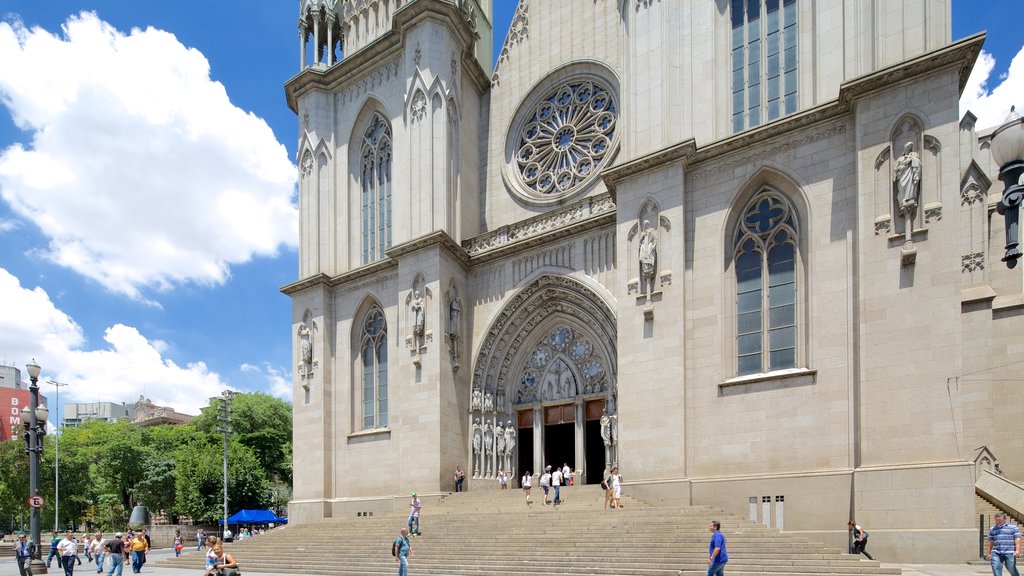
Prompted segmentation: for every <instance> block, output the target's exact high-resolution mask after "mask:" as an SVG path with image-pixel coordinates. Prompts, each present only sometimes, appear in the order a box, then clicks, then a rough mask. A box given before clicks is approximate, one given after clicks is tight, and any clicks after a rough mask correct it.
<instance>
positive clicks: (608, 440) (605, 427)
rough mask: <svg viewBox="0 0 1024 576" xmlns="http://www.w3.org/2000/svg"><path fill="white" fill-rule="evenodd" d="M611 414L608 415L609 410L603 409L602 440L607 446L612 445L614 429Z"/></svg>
mask: <svg viewBox="0 0 1024 576" xmlns="http://www.w3.org/2000/svg"><path fill="white" fill-rule="evenodd" d="M611 423H612V420H611V416H609V415H608V411H607V410H602V411H601V440H602V441H604V445H605V447H608V446H611V445H612V431H611Z"/></svg>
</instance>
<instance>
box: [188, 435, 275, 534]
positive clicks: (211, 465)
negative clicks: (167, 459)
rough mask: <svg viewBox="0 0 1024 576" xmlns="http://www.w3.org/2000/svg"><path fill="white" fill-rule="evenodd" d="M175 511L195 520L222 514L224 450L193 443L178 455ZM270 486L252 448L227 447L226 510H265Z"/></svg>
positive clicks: (205, 444)
mask: <svg viewBox="0 0 1024 576" xmlns="http://www.w3.org/2000/svg"><path fill="white" fill-rule="evenodd" d="M178 455H179V458H178V474H177V477H176V481H175V494H176V497H175V511H176V512H177V513H178V514H182V515H186V516H191V517H192V518H197V519H215V518H220V517H221V516H222V515H223V513H224V501H223V494H224V484H223V482H224V468H223V462H224V460H223V447H222V446H221V445H219V444H217V443H202V442H193V443H192V444H189V445H188V446H187V447H185V448H183V449H182V450H180V451H179V452H178ZM270 487H271V482H270V480H269V479H268V478H267V474H266V471H265V470H264V468H263V467H262V465H261V464H260V462H259V460H258V459H257V458H256V455H255V453H254V452H253V451H252V449H251V448H249V447H248V446H245V445H243V444H241V443H239V442H238V441H235V440H232V441H231V442H229V443H228V496H229V502H228V508H229V510H230V511H231V512H234V511H237V510H239V509H241V508H267V507H269V506H270V504H271V503H272V500H273V491H272V490H271V489H270Z"/></svg>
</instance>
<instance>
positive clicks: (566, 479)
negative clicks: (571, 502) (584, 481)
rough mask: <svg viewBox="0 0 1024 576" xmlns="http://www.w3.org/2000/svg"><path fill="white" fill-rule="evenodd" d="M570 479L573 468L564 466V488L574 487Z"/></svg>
mask: <svg viewBox="0 0 1024 576" xmlns="http://www.w3.org/2000/svg"><path fill="white" fill-rule="evenodd" d="M570 478H572V468H569V465H568V464H562V486H572V482H570V481H569V479H570Z"/></svg>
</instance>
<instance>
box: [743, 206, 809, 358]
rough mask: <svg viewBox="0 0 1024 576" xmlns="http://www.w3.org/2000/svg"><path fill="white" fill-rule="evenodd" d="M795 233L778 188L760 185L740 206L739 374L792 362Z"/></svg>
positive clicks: (794, 351)
mask: <svg viewBox="0 0 1024 576" xmlns="http://www.w3.org/2000/svg"><path fill="white" fill-rule="evenodd" d="M798 239H799V237H798V228H797V219H796V215H795V213H794V210H793V207H792V205H791V204H790V203H789V201H788V200H786V198H785V197H784V196H782V195H781V194H779V193H777V192H775V191H773V190H764V191H762V192H761V193H759V194H758V195H757V196H755V197H754V198H753V199H752V200H751V201H750V202H749V203H748V204H747V206H746V208H745V209H744V210H743V214H742V216H741V218H740V221H739V223H738V224H737V230H736V235H735V241H734V269H735V273H736V373H737V375H739V376H745V375H749V374H758V373H764V372H771V371H774V370H785V369H787V368H795V367H796V361H797V347H796V344H797V318H798V314H797V280H798V278H797V255H798V245H799V242H798Z"/></svg>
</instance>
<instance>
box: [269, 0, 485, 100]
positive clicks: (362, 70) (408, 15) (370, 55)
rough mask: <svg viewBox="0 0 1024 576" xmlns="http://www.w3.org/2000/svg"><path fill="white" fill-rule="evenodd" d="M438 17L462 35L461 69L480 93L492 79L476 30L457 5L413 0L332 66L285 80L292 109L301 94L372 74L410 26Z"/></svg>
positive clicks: (397, 46)
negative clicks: (480, 58) (478, 54)
mask: <svg viewBox="0 0 1024 576" xmlns="http://www.w3.org/2000/svg"><path fill="white" fill-rule="evenodd" d="M431 17H432V18H436V19H438V20H440V21H442V22H444V23H445V24H447V25H448V27H449V28H450V29H451V30H452V31H454V33H455V34H456V35H457V36H458V37H460V38H461V39H462V42H463V46H466V49H465V50H463V51H462V70H463V71H465V72H466V73H467V75H468V77H469V78H470V80H472V82H473V84H474V85H475V86H476V88H477V90H478V91H479V92H480V93H483V92H484V91H485V90H487V89H488V88H490V85H491V80H490V78H488V77H487V74H486V73H485V72H484V70H483V69H482V68H480V65H479V63H478V62H477V61H476V58H475V56H474V53H473V50H472V47H473V44H474V42H476V41H477V38H476V33H475V32H473V31H471V30H469V27H468V26H467V25H466V23H465V20H464V19H463V16H462V15H461V14H460V12H459V9H458V7H456V6H455V5H454V4H453V3H451V2H443V1H441V0H420V1H419V2H411V3H409V4H406V5H405V6H402V7H401V8H399V9H398V10H397V11H395V15H394V22H393V25H392V28H391V30H390V31H388V32H386V33H385V34H384V35H382V36H381V37H380V38H377V39H375V40H374V41H372V42H370V43H369V44H367V45H366V46H363V47H362V48H360V49H359V50H357V51H355V52H353V53H352V54H346V55H345V57H344V58H342V60H341V61H340V62H338V63H337V64H335V65H334V66H331V67H330V68H317V67H314V66H309V67H307V68H306V69H304V70H302V71H300V72H299V73H298V74H296V75H295V76H292V77H291V78H289V79H288V80H287V81H286V82H285V84H284V92H285V98H286V100H287V102H288V107H289V108H291V110H292V112H295V113H298V110H299V108H298V100H299V98H300V97H301V96H302V95H304V94H306V93H308V92H310V91H312V90H323V91H325V92H335V91H337V90H338V88H339V87H340V86H342V85H344V84H347V83H351V82H352V81H354V80H356V79H358V78H360V77H362V76H364V75H367V74H370V73H371V72H372V71H373V70H374V69H375V68H377V67H378V66H379V65H380V63H381V62H382V61H391V60H392V59H394V58H397V57H399V56H400V55H401V51H402V44H403V39H404V38H405V36H406V31H407V30H408V29H409V27H410V26H412V25H413V24H415V23H416V22H418V21H420V20H422V19H424V18H431Z"/></svg>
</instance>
